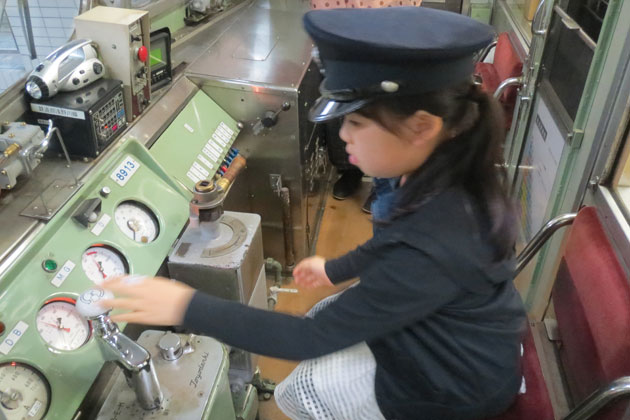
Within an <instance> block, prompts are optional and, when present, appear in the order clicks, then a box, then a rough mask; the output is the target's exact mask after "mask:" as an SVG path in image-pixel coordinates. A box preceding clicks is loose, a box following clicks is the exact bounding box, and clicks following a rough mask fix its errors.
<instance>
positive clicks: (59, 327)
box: [44, 322, 70, 332]
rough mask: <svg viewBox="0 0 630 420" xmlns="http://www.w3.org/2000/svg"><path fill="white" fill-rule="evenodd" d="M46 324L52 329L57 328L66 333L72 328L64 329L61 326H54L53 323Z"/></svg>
mask: <svg viewBox="0 0 630 420" xmlns="http://www.w3.org/2000/svg"><path fill="white" fill-rule="evenodd" d="M44 324H46V325H49V326H51V327H55V328H57V329H58V330H64V331H65V332H70V328H64V327H62V326H61V325H57V324H53V323H51V322H44Z"/></svg>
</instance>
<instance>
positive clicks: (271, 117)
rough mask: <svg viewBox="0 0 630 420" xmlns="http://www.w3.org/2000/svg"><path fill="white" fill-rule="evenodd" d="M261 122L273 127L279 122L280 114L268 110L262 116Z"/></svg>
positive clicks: (267, 126)
mask: <svg viewBox="0 0 630 420" xmlns="http://www.w3.org/2000/svg"><path fill="white" fill-rule="evenodd" d="M260 122H261V123H262V125H263V126H264V127H266V128H271V127H273V126H274V125H276V123H277V122H278V114H276V113H275V112H273V111H267V112H265V115H263V117H262V118H261V120H260Z"/></svg>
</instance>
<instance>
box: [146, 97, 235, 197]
mask: <svg viewBox="0 0 630 420" xmlns="http://www.w3.org/2000/svg"><path fill="white" fill-rule="evenodd" d="M239 131H240V129H239V127H238V124H237V122H236V121H235V120H234V119H233V118H232V117H230V116H229V115H228V114H227V113H226V112H225V111H224V110H223V109H221V108H220V107H219V106H218V105H217V104H216V103H215V102H214V101H213V100H212V99H210V98H209V97H208V96H207V95H206V94H205V93H204V92H203V91H199V92H197V93H196V94H195V96H194V97H193V98H192V99H191V100H190V102H189V103H188V104H187V105H186V107H185V108H184V109H183V110H182V111H181V112H180V113H179V115H178V116H177V117H176V118H175V120H174V121H173V122H172V123H171V124H170V125H169V126H168V128H167V129H166V130H165V131H164V133H162V135H161V136H160V138H158V140H157V141H156V142H155V144H154V145H153V146H152V147H151V154H152V155H153V156H154V157H155V159H156V160H157V161H158V162H159V163H160V164H161V165H162V166H163V167H164V168H165V169H166V171H167V172H168V173H169V174H170V175H171V176H173V177H174V178H175V179H177V180H178V181H179V182H181V183H182V184H184V185H185V186H186V187H187V188H188V189H192V188H193V186H194V185H195V184H196V183H197V182H198V181H200V180H203V179H211V178H212V177H213V176H214V175H215V173H217V172H218V173H219V174H221V172H223V171H225V170H226V169H227V166H229V164H230V162H231V159H232V157H233V156H231V154H230V147H231V146H232V143H233V142H234V139H236V136H237V135H238V133H239Z"/></svg>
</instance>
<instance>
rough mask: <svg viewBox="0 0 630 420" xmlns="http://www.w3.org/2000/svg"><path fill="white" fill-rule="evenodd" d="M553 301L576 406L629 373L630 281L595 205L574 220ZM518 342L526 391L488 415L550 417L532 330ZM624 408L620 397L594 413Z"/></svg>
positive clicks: (615, 419)
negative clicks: (499, 411)
mask: <svg viewBox="0 0 630 420" xmlns="http://www.w3.org/2000/svg"><path fill="white" fill-rule="evenodd" d="M552 300H553V306H554V311H555V314H556V319H557V322H558V334H559V336H560V340H561V342H560V344H559V346H558V355H559V358H560V360H559V362H560V364H561V370H562V372H563V373H564V375H565V379H566V383H567V387H568V392H569V394H570V398H571V399H572V400H573V403H574V404H575V405H577V404H579V403H580V402H582V401H584V400H585V399H586V397H588V396H589V395H591V394H592V393H593V392H595V391H596V390H598V389H600V388H601V387H603V386H605V385H607V384H609V383H610V382H612V381H613V380H615V379H617V378H620V377H623V376H628V375H630V284H629V283H628V277H627V276H626V274H625V272H624V270H623V268H622V266H621V264H620V263H619V260H618V258H617V255H616V254H615V251H614V249H613V247H612V245H611V243H610V241H609V239H608V235H607V233H606V231H605V230H604V228H603V226H602V224H601V222H600V220H599V218H598V216H597V211H596V209H595V208H594V207H584V208H583V209H581V210H580V212H579V213H578V215H577V217H576V218H575V220H574V222H573V225H572V227H571V231H570V232H569V235H568V238H567V241H566V248H565V251H564V253H563V256H562V259H561V262H560V267H559V269H558V273H557V275H556V279H555V282H554V286H553V290H552ZM523 347H524V356H523V375H524V377H525V383H526V389H527V390H526V392H525V393H524V394H519V395H518V397H517V399H516V401H515V403H514V404H513V405H512V406H511V407H510V409H509V410H508V411H507V412H506V413H504V414H502V415H501V416H498V417H495V418H493V419H492V420H529V419H537V420H553V419H554V415H553V410H552V407H551V403H550V401H549V396H548V393H547V387H546V384H545V381H544V380H543V377H542V372H541V367H540V364H539V360H538V355H537V353H536V347H535V346H534V342H533V340H532V334H531V332H530V333H529V334H528V336H527V337H526V339H525V341H524V342H523ZM627 407H628V403H627V400H619V401H617V402H614V403H612V404H609V406H607V407H605V409H603V410H601V411H600V412H598V413H597V414H596V415H595V416H594V417H593V418H595V419H598V420H604V419H605V420H620V419H622V418H623V416H624V414H625V412H626V411H627Z"/></svg>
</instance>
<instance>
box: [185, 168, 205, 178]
mask: <svg viewBox="0 0 630 420" xmlns="http://www.w3.org/2000/svg"><path fill="white" fill-rule="evenodd" d="M188 172H190V173H191V174H193V175H194V176H196V177H197V178H198V179H206V177H205V176H203V174H202V173H201V172H199V171H198V170H197V169H195V167H194V166H191V167H190V169H189V170H188Z"/></svg>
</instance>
